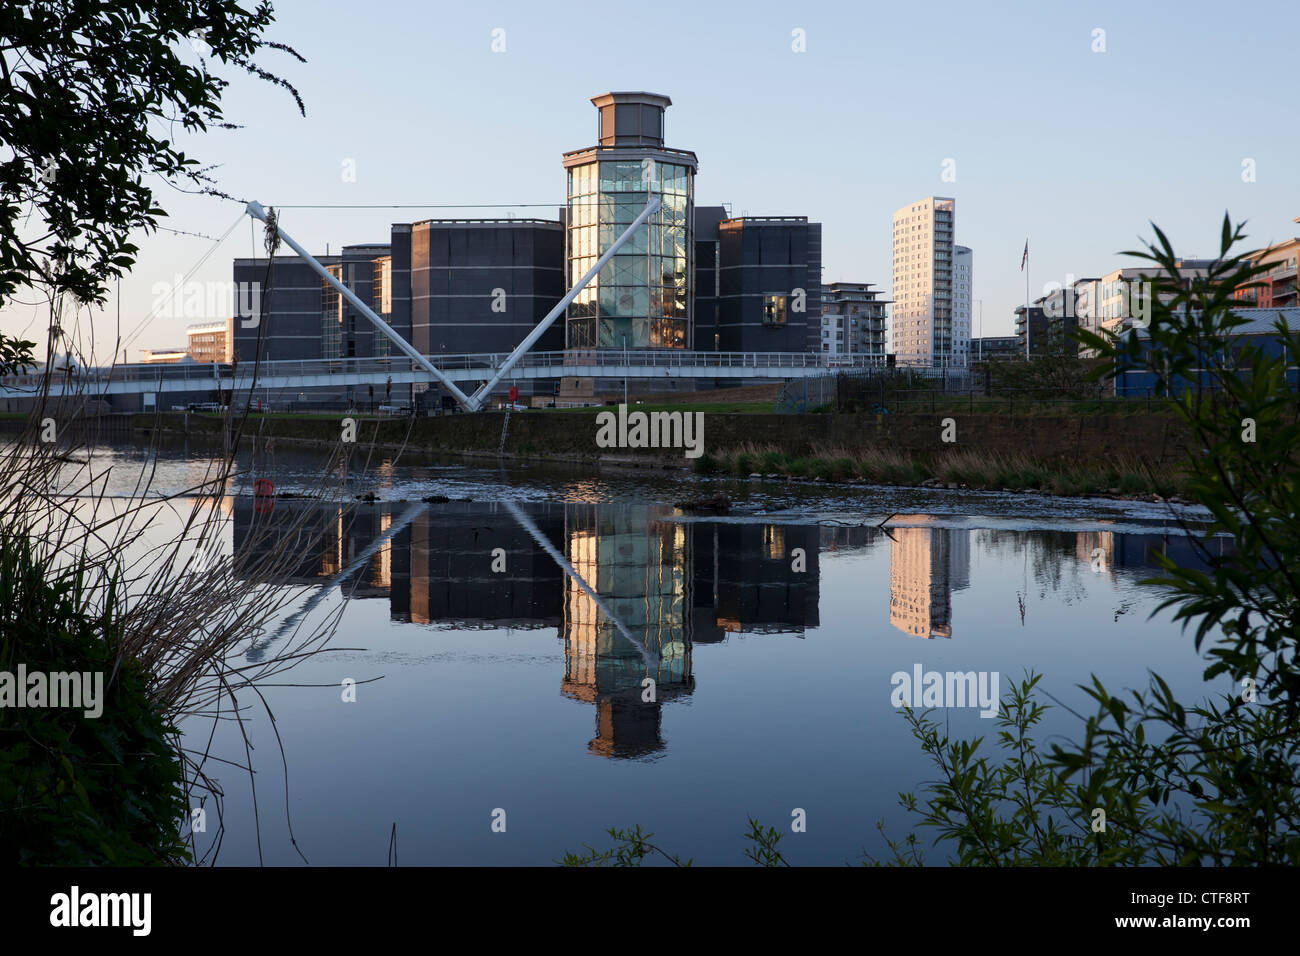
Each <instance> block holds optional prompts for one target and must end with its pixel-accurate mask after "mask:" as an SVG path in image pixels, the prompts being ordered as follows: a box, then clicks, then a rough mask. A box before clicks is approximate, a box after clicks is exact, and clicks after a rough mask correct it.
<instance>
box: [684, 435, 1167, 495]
mask: <svg viewBox="0 0 1300 956" xmlns="http://www.w3.org/2000/svg"><path fill="white" fill-rule="evenodd" d="M695 470H696V471H697V472H699V473H701V474H717V475H737V476H740V477H745V476H748V475H751V474H754V473H758V474H761V475H764V476H767V475H773V474H775V475H780V476H783V477H789V478H801V479H817V478H820V479H822V480H823V481H828V482H867V483H871V484H884V485H920V484H922V483H924V482H927V481H938V482H942V483H944V484H955V485H958V486H962V487H967V488H975V489H986V490H1008V491H1019V490H1023V489H1033V490H1035V491H1042V492H1047V493H1050V494H1054V495H1061V496H1078V495H1092V494H1118V495H1125V496H1139V495H1159V496H1161V497H1164V498H1169V497H1175V496H1178V495H1182V494H1185V493H1186V492H1187V486H1186V483H1185V479H1184V477H1183V475H1182V473H1181V471H1179V470H1178V469H1173V468H1152V467H1151V466H1150V465H1149V464H1148V463H1147V462H1144V461H1141V460H1137V459H1108V460H1095V461H1087V462H1080V463H1077V464H1074V463H1070V464H1065V463H1059V462H1045V461H1040V460H1037V459H1034V458H1032V457H1031V456H1028V455H1023V454H1005V453H1000V452H986V451H977V450H970V449H963V450H956V449H954V450H953V451H950V452H945V453H936V454H914V453H910V452H904V451H895V450H892V449H884V448H848V447H844V446H839V445H824V444H814V445H813V446H812V447H811V449H810V451H809V453H808V454H806V455H799V456H796V455H791V454H789V453H788V452H785V451H782V450H781V449H779V448H777V447H774V446H771V445H761V444H756V443H744V444H741V445H738V446H736V447H734V448H730V449H724V450H721V451H715V452H711V453H709V454H706V455H702V456H700V458H698V459H696V462H695Z"/></svg>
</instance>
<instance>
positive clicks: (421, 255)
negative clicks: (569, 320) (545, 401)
mask: <svg viewBox="0 0 1300 956" xmlns="http://www.w3.org/2000/svg"><path fill="white" fill-rule="evenodd" d="M563 263H564V233H563V231H562V229H561V228H560V227H559V225H558V224H556V223H550V222H544V223H536V222H533V223H529V222H522V221H521V222H493V223H474V222H466V223H436V222H435V223H415V224H413V225H412V239H411V280H410V281H411V334H412V340H413V341H414V343H415V344H416V347H417V348H420V349H421V350H422V351H425V352H427V353H428V354H437V353H439V352H443V351H446V352H505V351H509V350H511V349H513V348H514V347H515V346H516V345H517V344H518V343H519V342H520V341H521V340H522V339H523V338H524V337H525V336H526V335H527V334H528V332H529V331H531V329H532V328H533V326H534V325H535V324H536V323H537V321H538V320H540V319H541V318H542V317H543V316H545V315H546V313H547V312H548V311H549V310H550V309H551V308H552V307H553V306H554V305H555V304H556V303H557V302H558V301H559V299H560V297H561V296H562V295H563V294H564V272H563ZM498 289H500V290H502V291H503V292H504V293H505V298H504V306H505V311H504V312H494V311H493V310H492V305H493V302H494V299H495V292H496V290H498ZM563 336H564V330H563V324H562V322H557V323H556V324H555V325H553V326H552V327H551V329H550V330H548V332H547V333H546V334H545V335H544V336H543V338H542V339H541V341H539V343H538V344H537V346H536V347H535V348H537V349H559V348H562V347H563V341H564V339H563Z"/></svg>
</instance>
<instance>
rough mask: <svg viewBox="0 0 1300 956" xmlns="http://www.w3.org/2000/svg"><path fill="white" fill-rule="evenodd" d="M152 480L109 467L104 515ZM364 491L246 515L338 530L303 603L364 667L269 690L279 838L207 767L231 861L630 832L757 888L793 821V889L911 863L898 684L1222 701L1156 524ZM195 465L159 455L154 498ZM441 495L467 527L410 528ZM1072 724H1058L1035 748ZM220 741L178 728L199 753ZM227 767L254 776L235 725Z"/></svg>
mask: <svg viewBox="0 0 1300 956" xmlns="http://www.w3.org/2000/svg"><path fill="white" fill-rule="evenodd" d="M141 456H142V452H140V451H139V450H136V449H120V450H118V451H116V452H115V453H114V455H113V456H110V458H111V460H112V463H113V464H114V475H113V476H112V477H111V479H110V481H109V486H110V493H111V492H112V491H113V489H118V490H121V489H123V488H125V487H126V485H127V482H128V480H129V476H130V475H131V473H132V470H133V469H134V468H136V466H137V465H138V462H139V460H140V458H141ZM377 464H378V474H377V475H376V474H375V473H374V472H373V471H372V473H371V474H370V475H369V476H357V477H355V478H353V477H352V476H349V477H348V481H349V482H350V484H349V490H350V491H353V490H355V491H357V492H362V491H371V492H374V493H375V494H376V495H377V496H378V497H379V499H380V500H379V501H377V502H375V503H373V504H355V505H353V504H349V505H347V506H340V505H337V504H333V505H322V504H321V503H319V502H313V501H308V500H304V499H287V500H277V501H275V503H274V507H273V508H272V509H271V510H270V511H269V512H266V511H265V510H263V511H259V510H258V509H257V508H256V506H255V503H254V499H253V498H252V497H251V496H250V494H249V492H251V480H250V481H248V482H242V481H241V482H239V483H236V484H235V485H233V486H232V487H231V488H230V489H229V491H230V497H229V498H228V499H227V503H226V510H227V513H228V515H229V520H228V525H229V538H228V546H229V547H230V548H231V549H233V552H234V554H235V555H236V557H237V558H239V557H241V556H243V557H244V558H249V557H253V556H255V555H254V554H253V553H252V552H254V551H255V550H256V548H257V547H259V546H260V545H258V544H256V543H255V542H256V541H257V540H258V533H259V531H264V530H267V529H272V530H273V529H274V528H275V527H277V525H278V524H279V523H284V522H288V521H290V520H292V519H293V518H294V517H295V516H302V515H304V514H305V517H306V519H307V520H308V522H310V523H311V524H312V526H313V527H315V528H318V529H319V530H320V531H321V532H322V535H321V539H320V543H319V546H317V547H314V548H313V549H311V550H310V551H305V552H303V553H302V554H301V555H300V561H299V566H298V567H297V568H296V569H295V578H296V580H297V581H299V582H302V583H307V584H311V585H312V586H313V588H315V589H316V592H315V595H314V598H313V600H314V602H315V605H314V606H315V610H316V612H319V613H322V614H324V613H329V612H331V611H339V612H340V614H341V617H340V620H339V627H338V631H337V634H336V635H335V637H334V639H333V641H332V646H334V647H335V648H352V650H337V651H335V652H332V653H329V654H325V655H322V656H320V657H318V658H314V659H311V660H308V661H306V662H304V663H303V664H301V665H300V666H298V667H297V668H295V669H294V670H293V671H292V672H291V674H290V675H289V676H286V677H284V678H283V681H284V682H285V683H286V684H287V683H290V682H291V683H293V684H298V685H318V686H271V687H267V688H265V690H264V694H265V697H266V700H267V702H268V704H269V706H270V708H271V710H272V711H273V712H274V714H275V718H276V725H277V727H278V730H279V734H280V737H281V739H282V740H283V744H284V752H285V758H286V760H287V764H288V772H287V779H288V793H287V798H286V791H285V777H286V774H285V771H284V768H283V767H282V766H281V762H280V755H279V751H278V748H277V744H276V740H275V736H274V734H273V732H272V730H271V726H270V722H269V720H268V719H267V717H266V715H265V713H264V712H255V713H253V714H252V716H251V719H250V723H249V728H250V733H251V736H252V739H253V742H254V744H255V746H256V748H257V750H256V752H255V754H254V763H255V766H256V768H257V770H258V774H257V804H258V806H259V807H260V813H259V814H258V819H257V820H256V821H255V819H254V812H253V800H252V796H251V789H250V785H249V781H248V778H247V775H245V774H241V773H240V772H239V771H236V770H221V769H217V770H216V775H217V776H218V777H219V778H220V781H221V784H222V786H223V788H224V789H225V793H226V796H225V805H224V815H225V833H224V835H223V839H222V845H221V850H220V854H219V856H218V862H219V863H222V864H256V863H257V862H258V861H259V859H261V860H262V861H264V862H265V863H267V864H273V865H281V864H283V865H292V864H301V863H302V856H305V857H306V859H307V860H308V861H309V862H310V863H312V864H325V865H328V864H336V865H353V864H357V865H383V864H384V863H385V862H386V860H387V858H388V854H389V846H390V839H391V837H392V831H393V827H394V825H396V845H397V856H398V862H399V864H403V865H407V864H409V865H417V864H548V863H550V862H552V861H553V860H555V859H556V858H558V857H559V856H560V855H561V854H562V853H563V852H564V851H566V850H580V849H581V848H582V845H583V844H584V843H591V844H594V845H597V846H605V845H607V844H608V840H607V838H606V837H605V836H604V833H603V831H604V829H605V828H607V827H611V826H631V825H633V824H640V825H641V827H642V829H643V830H646V831H652V832H654V833H655V835H656V839H655V842H656V843H657V844H659V845H661V846H663V847H665V848H666V849H669V850H670V851H671V852H675V853H679V854H681V855H682V856H683V857H688V856H689V857H694V858H695V860H696V862H697V864H741V863H744V862H745V860H744V857H743V851H744V848H745V846H746V845H747V844H746V842H745V841H744V839H743V836H742V834H743V833H744V831H745V830H746V818H747V817H748V816H754V817H757V818H758V819H759V820H760V821H762V822H763V823H765V824H770V825H774V826H777V827H778V828H780V829H782V830H784V831H786V832H787V833H788V832H789V830H790V821H791V819H792V812H793V811H794V810H795V809H796V808H798V809H802V810H803V811H805V813H806V818H807V830H806V832H804V833H797V834H796V833H790V834H789V835H788V836H787V837H786V838H785V839H784V840H783V841H782V849H783V850H784V851H785V853H786V855H787V857H788V858H789V859H790V860H791V862H793V863H796V864H838V863H852V862H856V861H857V860H859V859H860V858H861V856H862V853H863V851H864V850H865V851H866V852H867V853H870V854H872V855H876V856H883V855H884V854H885V847H884V844H883V842H882V840H881V838H880V836H879V835H878V834H877V832H876V822H877V821H878V820H881V819H884V820H885V821H886V823H887V827H888V830H889V832H890V833H891V835H893V836H895V837H898V836H901V835H902V834H903V833H904V832H905V830H906V827H907V826H908V817H907V815H906V814H905V813H904V812H903V811H902V810H900V809H899V808H898V805H897V794H898V792H899V791H900V790H916V789H918V787H919V786H920V785H922V784H923V783H924V782H925V781H926V780H929V779H931V777H932V776H933V773H932V770H931V768H930V766H929V765H928V763H927V762H926V760H925V759H924V756H923V755H922V754H921V753H920V750H919V747H918V745H917V743H916V741H915V740H914V739H913V737H912V736H911V734H910V732H909V730H908V727H907V725H906V724H905V722H904V720H903V717H902V715H901V713H900V711H899V710H897V709H896V708H895V707H894V706H893V704H892V702H891V692H892V690H893V684H892V683H891V677H892V675H894V674H895V673H896V672H900V671H901V672H906V673H908V674H911V673H913V671H914V669H915V668H916V666H917V665H920V667H921V668H922V669H923V670H925V671H931V670H937V671H942V672H946V671H961V672H966V671H975V672H984V673H988V674H990V675H991V674H992V673H993V672H996V674H997V675H998V680H999V681H1000V687H999V689H1000V690H1001V691H1002V692H1003V693H1005V692H1006V691H1007V690H1008V688H1009V684H1010V682H1011V681H1012V680H1014V679H1017V678H1020V677H1021V676H1023V674H1024V672H1025V671H1027V670H1033V671H1037V672H1039V673H1041V674H1043V675H1044V677H1043V681H1042V683H1041V684H1040V687H1041V688H1042V689H1043V690H1044V691H1046V692H1048V693H1050V694H1051V695H1053V696H1054V697H1056V698H1058V699H1059V700H1060V701H1061V702H1062V703H1064V704H1068V705H1069V706H1072V707H1075V708H1077V709H1083V710H1087V709H1089V708H1088V707H1087V701H1086V698H1085V697H1084V695H1083V694H1082V692H1080V691H1079V690H1078V689H1077V688H1076V686H1075V685H1077V684H1078V683H1080V682H1085V681H1087V680H1088V679H1089V675H1090V674H1097V675H1098V676H1100V677H1101V678H1103V680H1105V681H1106V682H1107V684H1108V686H1109V687H1111V689H1112V690H1116V689H1119V688H1121V687H1138V686H1142V685H1144V684H1145V680H1146V673H1147V671H1148V669H1156V670H1158V671H1159V672H1160V673H1161V674H1162V676H1164V677H1165V679H1166V680H1168V681H1169V683H1170V684H1171V686H1173V687H1174V689H1175V690H1176V691H1180V692H1181V693H1182V695H1183V699H1190V698H1193V697H1197V696H1203V695H1204V694H1205V692H1206V689H1207V687H1206V685H1204V684H1203V683H1202V681H1201V679H1200V674H1201V671H1202V670H1203V667H1204V665H1203V664H1202V662H1201V661H1200V660H1199V659H1198V658H1197V657H1196V656H1195V655H1194V653H1193V652H1192V650H1191V640H1190V638H1189V637H1187V636H1184V635H1183V634H1182V633H1181V632H1180V630H1179V629H1178V627H1177V626H1175V625H1173V624H1171V623H1170V621H1169V615H1168V613H1167V612H1166V613H1164V614H1161V615H1158V616H1156V617H1154V618H1152V617H1151V614H1152V611H1153V609H1154V608H1155V607H1156V605H1157V604H1158V603H1159V594H1158V592H1156V591H1154V590H1153V589H1152V588H1150V587H1149V586H1143V585H1140V584H1139V583H1138V582H1139V581H1140V580H1141V579H1142V578H1144V577H1146V576H1149V575H1150V574H1152V573H1153V569H1154V561H1153V560H1152V557H1151V555H1152V553H1153V552H1154V551H1164V552H1165V553H1168V554H1170V555H1173V556H1175V557H1176V558H1177V559H1179V560H1190V551H1189V549H1188V547H1187V542H1186V539H1185V538H1182V537H1181V536H1180V535H1179V534H1178V533H1177V531H1176V528H1175V527H1174V525H1173V523H1172V522H1171V521H1170V520H1169V519H1168V514H1167V512H1165V511H1164V510H1162V508H1161V506H1156V505H1131V504H1122V503H1117V502H1111V501H1087V500H1079V499H1072V500H1064V501H1055V500H1052V499H1046V498H1039V497H1037V496H1031V497H1030V498H1028V499H1026V498H1022V497H1017V496H1013V495H1003V494H989V493H973V492H948V491H929V490H925V491H923V490H920V489H889V488H877V487H858V488H842V487H828V486H825V485H815V484H804V485H797V486H793V485H786V484H784V483H776V482H770V483H769V482H735V481H718V482H701V481H699V480H697V479H693V478H690V477H688V476H684V475H678V474H664V473H636V472H631V473H629V472H622V473H608V474H606V473H600V474H592V473H590V472H587V473H579V472H572V471H566V470H564V469H557V468H549V469H548V468H541V467H532V468H520V467H513V468H509V469H501V468H498V467H497V466H496V465H495V464H492V465H489V466H480V465H466V464H447V463H436V462H429V463H421V462H414V461H408V462H398V463H393V462H386V463H385V462H380V463H377ZM319 467H320V462H319V460H317V459H316V458H314V457H312V456H310V455H305V454H296V455H295V454H281V455H280V456H279V460H278V461H276V462H274V463H273V466H272V467H271V469H270V472H269V473H271V474H273V475H274V477H275V480H276V484H277V490H294V489H296V488H305V487H307V485H308V484H310V481H311V478H312V477H313V476H314V475H315V474H316V473H317V472H318V470H319ZM201 470H202V463H200V462H196V461H194V460H192V458H191V457H190V456H189V454H188V452H187V451H186V449H184V448H175V449H170V450H167V451H165V452H164V453H163V455H162V458H161V461H160V464H159V469H158V472H157V477H156V480H155V491H162V492H167V491H176V490H180V489H182V488H184V487H187V484H186V482H193V481H194V480H195V476H196V475H197V474H198V473H199V472H201ZM702 490H704V491H708V492H712V491H714V490H726V491H727V492H728V493H729V494H731V495H732V497H733V499H735V500H736V502H737V506H738V510H739V513H738V514H734V515H732V516H728V517H725V518H691V517H690V516H688V515H684V514H683V513H682V512H681V511H680V510H679V509H677V508H675V507H673V504H672V503H673V502H674V501H676V500H678V499H679V498H682V497H685V496H688V495H691V494H697V493H699V492H700V491H702ZM122 493H125V491H123V492H122ZM431 494H441V495H446V496H448V497H450V498H453V499H460V498H468V499H471V500H468V501H461V500H453V501H450V502H447V503H439V504H423V503H420V501H419V499H420V498H421V497H424V496H427V495H431ZM891 514H893V517H889V520H888V521H887V522H886V526H885V528H877V527H876V525H877V524H878V523H879V522H881V521H882V520H883V519H886V518H887V517H888V516H890V515H891ZM164 529H165V525H164V526H160V530H159V534H164V533H165V530H164ZM539 536H540V538H541V539H544V542H545V543H547V544H548V545H549V547H546V546H543V544H542V543H539ZM556 556H558V557H559V558H560V559H561V561H557V560H556ZM562 564H564V565H567V566H568V568H567V569H566V568H565V567H562V566H561V565H562ZM494 567H496V568H497V569H500V568H502V567H504V571H502V570H494ZM570 571H571V572H572V573H570ZM584 585H585V586H584ZM588 588H589V589H590V591H589V590H588ZM591 592H594V596H593V594H592V593H591ZM597 598H599V601H598V600H597ZM283 639H284V638H279V637H277V636H276V635H275V629H274V628H271V629H269V630H268V631H267V632H264V633H262V634H259V635H255V636H250V641H249V643H248V645H247V646H245V647H242V648H241V649H240V653H241V654H243V655H245V657H246V659H247V660H249V661H256V660H257V659H259V658H260V657H262V656H264V655H266V654H267V653H269V652H270V651H271V650H272V649H273V648H274V647H275V646H276V642H277V641H278V640H283ZM647 677H649V678H651V679H653V680H654V681H655V685H654V686H655V691H656V694H655V697H656V699H655V701H654V702H653V703H646V702H644V701H643V695H644V693H645V687H646V685H645V684H644V681H645V679H646V678H647ZM345 679H352V680H355V681H357V682H358V685H357V686H356V690H355V696H356V700H355V702H344V701H343V699H342V698H343V696H344V694H343V692H342V691H341V682H343V681H344V680H345ZM1210 689H1212V690H1214V691H1219V692H1229V691H1230V690H1231V687H1230V685H1229V684H1228V683H1227V682H1226V680H1225V681H1223V682H1221V683H1216V684H1214V685H1213V686H1212V687H1211V688H1210ZM943 717H944V719H946V720H947V721H948V723H949V727H950V729H951V731H952V732H953V733H955V734H956V733H960V734H963V735H967V736H974V735H984V736H986V737H991V736H995V731H996V723H995V721H994V720H990V719H982V718H981V717H980V716H979V714H978V710H977V709H975V708H969V707H966V708H955V707H954V708H949V709H947V710H945V711H943ZM1076 726H1077V724H1076V722H1075V720H1074V719H1073V718H1071V717H1069V716H1068V715H1067V714H1065V713H1064V712H1063V711H1062V710H1061V709H1060V708H1054V709H1053V711H1051V712H1050V714H1049V717H1048V719H1047V720H1046V722H1045V724H1044V725H1043V727H1042V730H1041V733H1040V735H1039V739H1040V740H1041V741H1044V742H1046V741H1050V740H1051V739H1053V738H1054V737H1056V739H1059V735H1063V734H1064V735H1072V734H1073V733H1074V731H1075V729H1076ZM210 730H211V725H210V724H209V723H207V722H203V723H202V724H201V726H200V725H198V724H196V725H195V726H193V727H190V728H187V731H188V732H189V733H190V736H191V739H192V740H194V741H197V740H198V739H199V738H200V737H201V738H202V739H203V740H204V741H206V737H207V734H208V733H209V732H210ZM212 752H213V753H214V754H216V755H218V756H223V757H226V758H228V759H231V760H239V761H242V760H243V759H244V757H243V745H242V742H241V741H240V740H239V738H238V737H237V735H236V734H235V733H234V732H233V729H232V728H230V727H229V726H225V727H221V728H218V730H217V736H216V741H215V745H214V747H213V749H212ZM286 801H287V811H286ZM498 810H503V811H504V819H505V832H494V830H493V826H492V824H493V820H494V811H498ZM495 816H496V819H498V820H499V819H500V818H501V814H499V813H497V814H496V815H495ZM255 824H256V825H255ZM290 825H291V826H292V833H293V837H294V838H295V839H296V841H297V845H298V847H299V849H300V850H301V854H302V856H300V855H299V852H298V851H297V850H295V849H294V847H293V844H292V843H291V840H290V831H289V826H290ZM498 829H499V826H498ZM928 839H929V838H928V837H927V840H928ZM259 842H260V850H259ZM942 860H943V857H942V853H936V855H935V856H934V862H942Z"/></svg>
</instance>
